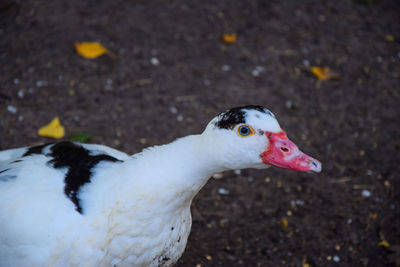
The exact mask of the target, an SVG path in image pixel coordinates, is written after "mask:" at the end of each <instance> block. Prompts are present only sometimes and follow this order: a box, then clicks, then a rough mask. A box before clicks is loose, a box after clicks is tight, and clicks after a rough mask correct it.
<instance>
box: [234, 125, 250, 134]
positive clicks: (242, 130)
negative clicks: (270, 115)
mask: <svg viewBox="0 0 400 267" xmlns="http://www.w3.org/2000/svg"><path fill="white" fill-rule="evenodd" d="M237 131H238V133H239V135H240V136H249V135H252V134H254V131H253V129H252V128H251V127H250V126H248V125H240V126H239V127H238V130H237Z"/></svg>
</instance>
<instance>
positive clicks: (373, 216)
mask: <svg viewBox="0 0 400 267" xmlns="http://www.w3.org/2000/svg"><path fill="white" fill-rule="evenodd" d="M368 217H369V218H370V219H372V220H375V219H376V218H377V217H378V214H376V213H370V214H369V215H368Z"/></svg>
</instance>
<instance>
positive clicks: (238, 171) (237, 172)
mask: <svg viewBox="0 0 400 267" xmlns="http://www.w3.org/2000/svg"><path fill="white" fill-rule="evenodd" d="M233 172H234V173H235V174H236V175H240V174H241V173H242V171H241V170H234V171H233Z"/></svg>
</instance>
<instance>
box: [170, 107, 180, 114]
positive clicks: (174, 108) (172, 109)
mask: <svg viewBox="0 0 400 267" xmlns="http://www.w3.org/2000/svg"><path fill="white" fill-rule="evenodd" d="M169 111H170V112H171V113H172V114H176V113H178V109H177V108H176V107H170V108H169Z"/></svg>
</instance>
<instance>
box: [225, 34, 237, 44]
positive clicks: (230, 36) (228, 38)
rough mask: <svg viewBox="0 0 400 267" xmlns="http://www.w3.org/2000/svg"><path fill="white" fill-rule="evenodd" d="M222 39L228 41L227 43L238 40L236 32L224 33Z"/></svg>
mask: <svg viewBox="0 0 400 267" xmlns="http://www.w3.org/2000/svg"><path fill="white" fill-rule="evenodd" d="M222 40H223V41H224V42H225V43H227V44H233V43H235V42H236V33H232V34H227V33H226V34H223V35H222Z"/></svg>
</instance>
